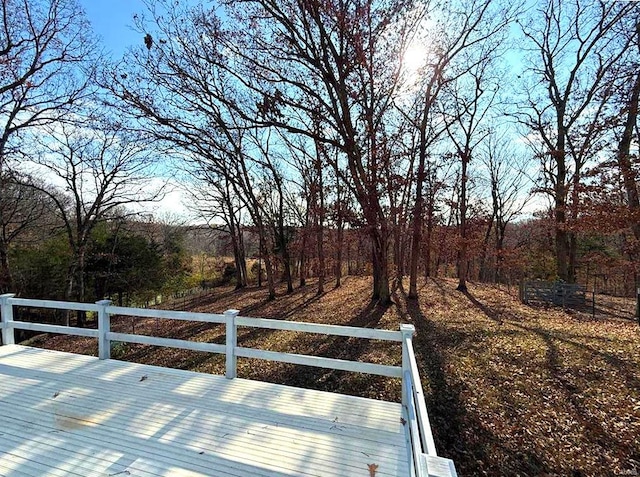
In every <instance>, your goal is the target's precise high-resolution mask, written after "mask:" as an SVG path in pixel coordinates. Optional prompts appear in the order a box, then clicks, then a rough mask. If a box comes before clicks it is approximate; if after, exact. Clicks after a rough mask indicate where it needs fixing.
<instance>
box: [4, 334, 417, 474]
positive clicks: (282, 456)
mask: <svg viewBox="0 0 640 477" xmlns="http://www.w3.org/2000/svg"><path fill="white" fill-rule="evenodd" d="M400 416H401V406H400V404H398V403H389V402H383V401H376V400H371V399H364V398H358V397H352V396H345V395H339V394H334V393H327V392H322V391H313V390H305V389H300V388H293V387H287V386H282V385H276V384H268V383H263V382H258V381H251V380H245V379H233V380H228V379H225V378H224V377H222V376H215V375H208V374H201V373H193V372H189V371H182V370H174V369H167V368H160V367H155V366H148V365H140V364H134V363H126V362H122V361H115V360H105V361H100V360H98V359H97V358H93V357H88V356H80V355H74V354H69V353H62V352H57V351H49V350H40V349H35V348H27V347H22V346H17V345H10V346H1V347H0V476H5V475H6V476H11V477H14V476H15V477H18V476H23V475H33V476H41V475H50V476H58V475H72V476H73V475H80V476H89V475H100V476H106V475H111V476H117V475H122V476H125V475H131V476H134V475H135V476H145V477H147V476H148V477H154V476H174V475H184V476H191V475H193V476H203V475H216V476H218V475H220V476H238V477H243V476H253V475H255V476H264V477H279V476H290V475H301V476H318V477H331V476H362V477H368V476H369V471H368V465H369V464H377V465H378V468H377V471H376V476H377V477H383V476H407V475H408V474H409V470H408V464H407V457H408V454H407V449H406V436H405V432H404V431H405V430H404V427H403V425H402V423H401V420H400Z"/></svg>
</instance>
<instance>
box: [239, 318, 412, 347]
mask: <svg viewBox="0 0 640 477" xmlns="http://www.w3.org/2000/svg"><path fill="white" fill-rule="evenodd" d="M236 325H238V326H248V327H251V328H267V329H270V330H287V331H301V332H304V333H317V334H323V335H330V336H348V337H351V338H368V339H374V340H384V341H397V342H400V341H402V333H400V332H398V331H390V330H379V329H375V328H357V327H354V326H338V325H323V324H320V323H305V322H301V321H283V320H271V319H266V318H248V317H244V316H239V317H238V318H236Z"/></svg>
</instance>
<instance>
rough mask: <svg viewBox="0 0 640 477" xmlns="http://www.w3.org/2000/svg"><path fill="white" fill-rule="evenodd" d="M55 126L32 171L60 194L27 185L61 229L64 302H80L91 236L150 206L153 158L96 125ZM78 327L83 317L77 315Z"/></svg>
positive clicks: (158, 192)
mask: <svg viewBox="0 0 640 477" xmlns="http://www.w3.org/2000/svg"><path fill="white" fill-rule="evenodd" d="M92 126H93V127H91V128H89V124H87V123H86V122H84V121H83V125H82V126H79V125H71V124H60V125H58V126H57V127H56V128H49V133H50V134H49V135H47V136H46V137H44V138H43V139H42V140H41V144H40V146H41V150H40V152H39V156H38V157H37V158H36V159H35V161H36V162H37V166H35V170H40V171H42V170H44V171H47V173H48V174H51V177H52V180H53V181H54V185H56V186H58V187H60V188H61V189H62V193H60V192H58V191H55V189H54V190H52V189H51V188H50V187H43V186H40V185H37V184H33V183H32V184H31V187H33V188H35V189H37V190H39V191H40V192H41V193H43V194H46V195H47V196H48V197H49V198H50V199H51V201H52V202H53V203H54V204H55V207H56V209H57V213H58V214H59V216H60V219H61V220H62V222H63V224H64V230H65V232H66V236H67V240H68V242H69V247H70V248H71V250H72V252H73V259H72V262H71V264H70V265H69V271H68V280H67V289H66V296H65V298H66V299H71V298H72V297H73V298H75V299H77V300H79V301H83V300H84V299H85V268H86V254H87V250H88V247H89V244H90V239H91V232H92V231H93V230H94V228H95V227H96V225H97V224H98V223H100V222H102V221H105V220H107V219H108V218H109V217H111V216H112V215H113V214H114V213H115V212H116V211H121V210H123V208H124V207H126V206H131V205H133V204H140V203H143V202H149V201H155V200H158V199H160V198H161V197H162V188H154V187H150V186H149V182H148V178H149V175H150V172H151V171H150V167H151V166H152V158H151V157H150V156H149V154H148V152H147V151H146V150H145V149H144V148H143V145H141V144H140V143H139V142H134V141H132V140H130V139H129V138H127V137H126V136H123V135H122V134H121V131H119V130H118V129H113V128H109V127H102V128H101V127H100V125H98V124H95V123H94V124H92ZM78 321H79V323H78V325H79V326H82V325H83V324H84V315H83V314H79V315H78Z"/></svg>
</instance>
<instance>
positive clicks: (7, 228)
mask: <svg viewBox="0 0 640 477" xmlns="http://www.w3.org/2000/svg"><path fill="white" fill-rule="evenodd" d="M33 183H35V179H34V178H32V177H29V176H27V175H25V174H20V173H18V172H5V173H4V175H3V176H2V177H0V189H1V190H2V194H0V201H1V202H0V210H2V214H0V220H1V221H0V268H1V270H2V272H1V273H0V280H1V281H0V290H2V291H3V292H10V291H14V290H13V277H12V273H11V267H10V264H9V250H10V247H11V245H12V244H13V243H14V242H16V241H17V240H18V239H20V240H24V237H25V236H27V235H29V233H30V232H34V231H36V230H38V229H40V230H50V229H52V228H53V226H54V224H53V222H54V221H53V220H52V218H51V215H52V214H51V212H52V204H51V201H50V200H48V198H47V196H46V195H45V194H43V193H42V192H40V191H38V190H36V189H34V188H33V187H31V184H33Z"/></svg>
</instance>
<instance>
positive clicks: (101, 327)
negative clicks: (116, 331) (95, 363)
mask: <svg viewBox="0 0 640 477" xmlns="http://www.w3.org/2000/svg"><path fill="white" fill-rule="evenodd" d="M96 305H98V306H99V307H100V308H99V309H98V359H110V358H111V341H110V340H109V338H108V337H107V335H108V334H109V331H110V330H111V316H110V315H109V313H107V307H108V306H109V305H111V300H100V301H97V302H96Z"/></svg>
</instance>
